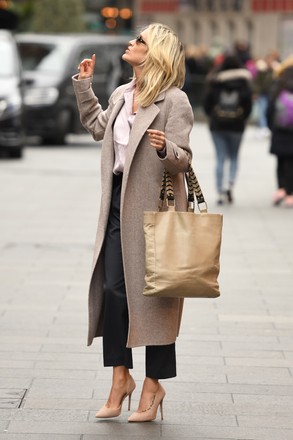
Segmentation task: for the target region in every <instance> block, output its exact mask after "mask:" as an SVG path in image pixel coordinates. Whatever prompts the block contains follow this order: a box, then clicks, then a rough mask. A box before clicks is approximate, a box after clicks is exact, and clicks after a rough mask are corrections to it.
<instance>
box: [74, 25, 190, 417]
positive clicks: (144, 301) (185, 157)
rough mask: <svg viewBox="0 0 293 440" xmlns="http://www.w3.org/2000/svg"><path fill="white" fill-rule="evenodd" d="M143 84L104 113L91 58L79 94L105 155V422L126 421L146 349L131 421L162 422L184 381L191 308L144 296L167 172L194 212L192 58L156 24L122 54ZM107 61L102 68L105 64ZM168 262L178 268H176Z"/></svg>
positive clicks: (98, 310) (92, 300) (99, 274)
mask: <svg viewBox="0 0 293 440" xmlns="http://www.w3.org/2000/svg"><path fill="white" fill-rule="evenodd" d="M122 57H123V60H125V61H127V62H128V63H129V64H130V65H131V66H132V67H133V74H134V76H133V79H132V81H131V82H129V83H128V84H126V85H121V86H120V87H118V88H117V89H116V90H115V91H114V92H113V94H112V95H111V96H110V99H109V106H108V108H107V109H105V110H103V109H102V108H101V105H100V104H99V100H98V98H97V97H96V96H95V95H94V93H93V90H92V88H91V81H92V76H93V73H94V67H95V62H96V58H95V55H93V56H92V58H91V59H85V60H83V61H82V62H81V63H80V65H79V75H76V76H75V77H73V84H74V89H75V93H76V97H77V103H78V107H79V111H80V116H81V121H82V123H83V125H84V127H85V128H86V129H87V130H88V131H89V132H90V133H91V135H92V136H93V138H94V139H95V140H96V141H99V140H103V142H102V153H101V181H102V196H101V207H100V215H99V222H98V229H97V237H96V243H95V251H94V261H93V272H92V278H91V282H90V292H89V336H88V344H89V345H90V344H91V343H92V341H93V338H94V337H96V336H103V359H104V366H106V367H107V366H110V367H113V376H112V387H111V390H110V393H109V397H108V400H107V402H106V404H105V405H104V406H103V407H102V408H101V409H100V410H99V411H98V413H97V414H96V417H97V418H109V417H116V416H119V415H120V413H121V408H122V404H123V401H124V399H125V398H127V397H128V398H129V406H130V398H131V395H132V392H133V391H134V389H135V382H134V379H133V378H132V376H131V375H130V372H129V370H130V369H132V368H133V362H132V348H134V347H138V346H145V347H146V349H145V354H146V375H145V379H144V383H143V387H142V391H141V395H140V400H139V405H138V408H137V411H136V412H134V413H133V414H132V415H131V416H130V417H129V419H128V420H129V422H145V421H151V420H154V419H155V418H156V416H157V410H158V407H160V409H161V418H162V403H163V399H164V396H165V390H164V388H163V387H162V385H161V384H160V382H159V380H160V379H167V378H171V377H175V376H176V357H175V341H176V337H177V335H178V332H179V327H180V320H181V314H182V306H183V303H182V300H179V299H174V298H148V297H145V296H143V289H144V275H145V273H144V271H145V269H144V267H145V254H144V252H145V244H144V232H143V212H144V211H148V210H150V211H153V210H157V206H158V198H159V193H160V187H161V180H162V175H163V170H164V168H166V169H167V170H168V171H169V172H170V173H171V174H172V175H173V180H174V192H175V194H176V209H178V210H186V209H187V198H186V191H185V179H184V172H186V171H187V169H188V162H189V160H190V159H191V149H190V146H189V136H190V132H191V130H192V127H193V112H192V108H191V106H190V103H189V100H188V98H187V96H186V94H185V93H184V92H183V91H182V90H180V88H181V87H182V86H183V83H184V76H185V60H184V50H183V47H182V44H181V43H180V41H179V40H178V37H177V35H176V34H175V33H174V32H173V31H172V30H171V29H170V28H168V27H167V26H165V25H163V24H158V23H154V24H150V25H149V26H148V27H146V28H145V29H144V30H143V31H142V32H141V33H140V34H139V35H138V36H137V37H136V38H135V39H132V40H131V41H129V45H128V47H127V49H126V50H125V53H124V54H123V55H122ZM98 62H99V60H97V63H98ZM166 264H168V262H167V261H166Z"/></svg>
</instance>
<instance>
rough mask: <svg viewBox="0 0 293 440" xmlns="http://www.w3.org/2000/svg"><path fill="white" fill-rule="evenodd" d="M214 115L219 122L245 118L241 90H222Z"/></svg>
mask: <svg viewBox="0 0 293 440" xmlns="http://www.w3.org/2000/svg"><path fill="white" fill-rule="evenodd" d="M214 117H215V118H216V119H217V120H218V121H219V122H233V121H235V120H241V119H243V108H242V107H241V106H240V92H239V90H235V89H234V90H221V92H220V94H219V98H218V102H217V104H216V105H215V107H214Z"/></svg>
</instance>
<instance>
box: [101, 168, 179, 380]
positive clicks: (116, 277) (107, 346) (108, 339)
mask: <svg viewBox="0 0 293 440" xmlns="http://www.w3.org/2000/svg"><path fill="white" fill-rule="evenodd" d="M121 185H122V174H120V175H118V176H116V175H115V174H113V190H112V200H111V209H110V214H109V220H108V226H107V232H106V236H105V240H104V258H105V274H104V275H105V281H104V328H103V358H104V366H105V367H110V366H111V367H114V366H125V367H126V368H129V369H131V368H133V360H132V350H131V348H127V347H126V343H127V335H128V322H129V319H128V306H127V298H126V289H125V281H124V269H123V260H122V250H121V237H120V196H121ZM138 294H139V293H138ZM141 295H142V293H141ZM145 364H146V377H150V378H153V379H167V378H171V377H175V376H176V354H175V343H174V344H170V345H156V346H154V345H152V346H147V347H146V363H145Z"/></svg>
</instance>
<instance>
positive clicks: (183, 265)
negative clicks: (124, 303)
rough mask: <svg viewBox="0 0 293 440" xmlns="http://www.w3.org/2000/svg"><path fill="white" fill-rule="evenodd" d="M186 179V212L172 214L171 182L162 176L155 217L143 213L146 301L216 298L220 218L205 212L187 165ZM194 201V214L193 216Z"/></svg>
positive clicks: (197, 188) (169, 177)
mask: <svg viewBox="0 0 293 440" xmlns="http://www.w3.org/2000/svg"><path fill="white" fill-rule="evenodd" d="M185 176H186V181H187V187H188V210H187V211H186V212H182V211H176V210H175V203H176V201H175V199H174V191H173V182H172V177H171V176H170V175H169V173H168V172H167V171H166V170H165V171H164V175H163V179H162V187H161V193H160V203H159V209H158V211H145V212H144V236H145V248H146V249H145V252H146V254H145V288H144V291H143V294H144V295H145V296H150V297H176V298H216V297H218V296H219V295H220V290H219V284H218V275H219V271H220V249H221V239H222V224H223V216H222V214H210V213H208V212H207V204H206V202H205V199H204V196H203V194H202V191H201V188H200V186H199V183H198V181H197V178H196V176H195V174H194V171H193V169H192V167H191V165H189V170H188V172H187V173H186V174H185ZM194 195H195V196H196V200H197V205H198V209H199V212H198V213H195V212H194V208H195V197H194ZM165 205H167V210H166V206H165ZM164 206H165V210H164V211H162V209H163V207H164Z"/></svg>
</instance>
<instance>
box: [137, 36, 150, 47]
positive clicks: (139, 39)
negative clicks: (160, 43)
mask: <svg viewBox="0 0 293 440" xmlns="http://www.w3.org/2000/svg"><path fill="white" fill-rule="evenodd" d="M135 41H136V43H138V44H145V45H146V46H147V44H146V42H145V41H144V39H143V38H142V36H141V35H138V36H137V37H136V38H135Z"/></svg>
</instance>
